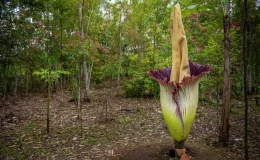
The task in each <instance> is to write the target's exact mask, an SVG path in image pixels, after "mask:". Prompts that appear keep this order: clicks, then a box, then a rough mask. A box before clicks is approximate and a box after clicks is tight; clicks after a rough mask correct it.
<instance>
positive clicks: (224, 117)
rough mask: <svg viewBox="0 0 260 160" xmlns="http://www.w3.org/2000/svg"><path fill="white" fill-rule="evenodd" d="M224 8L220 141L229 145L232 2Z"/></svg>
mask: <svg viewBox="0 0 260 160" xmlns="http://www.w3.org/2000/svg"><path fill="white" fill-rule="evenodd" d="M224 8H225V9H224V12H225V13H224V18H223V27H224V88H223V106H222V114H221V125H220V133H219V141H221V142H223V144H224V145H227V144H228V141H229V113H230V51H231V39H230V0H227V3H226V4H225V7H224Z"/></svg>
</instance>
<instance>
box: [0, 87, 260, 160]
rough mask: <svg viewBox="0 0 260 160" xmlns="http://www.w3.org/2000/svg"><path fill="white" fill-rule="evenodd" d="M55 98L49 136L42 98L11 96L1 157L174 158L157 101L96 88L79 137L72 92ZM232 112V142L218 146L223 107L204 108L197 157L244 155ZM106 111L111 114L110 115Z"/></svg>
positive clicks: (196, 130)
mask: <svg viewBox="0 0 260 160" xmlns="http://www.w3.org/2000/svg"><path fill="white" fill-rule="evenodd" d="M60 95H61V94H60V93H56V94H54V95H53V97H52V102H51V133H50V134H49V135H47V134H46V132H45V106H46V97H45V96H44V94H33V95H27V96H17V97H11V96H10V97H8V100H7V101H5V102H4V103H2V104H1V106H0V119H1V123H0V125H1V128H0V129H1V130H0V159H82V160H83V159H84V160H85V159H94V160H96V159H97V160H101V159H122V160H123V159H125V160H138V159H140V160H146V159H147V160H148V159H149V160H155V159H162V160H164V159H170V157H169V150H170V149H172V146H173V140H172V138H171V137H170V135H169V134H168V131H167V128H166V125H165V123H164V121H163V117H162V113H161V109H160V104H159V102H158V101H157V100H154V99H130V98H123V96H122V94H121V93H119V94H118V93H117V92H116V91H115V90H112V91H110V90H107V89H97V90H95V91H94V92H93V93H92V95H93V96H92V98H93V101H92V102H91V103H83V110H82V112H83V134H82V136H80V128H79V126H80V125H79V121H78V120H77V109H76V107H75V104H73V103H72V102H68V101H69V100H70V92H65V96H64V102H62V101H61V99H62V98H61V97H60ZM239 103H240V102H239V101H234V102H233V105H234V106H235V108H234V109H236V110H235V111H233V112H234V113H231V121H232V122H233V123H232V124H231V125H232V126H231V134H230V137H231V143H230V145H229V148H222V147H220V145H219V144H218V143H217V136H218V127H217V126H218V123H219V111H218V110H219V108H216V107H215V108H214V107H211V106H209V105H205V104H204V105H203V104H201V105H200V107H199V109H198V114H197V117H196V120H195V122H194V124H193V127H192V130H191V133H190V135H189V138H188V140H187V143H186V146H187V147H188V153H190V155H191V156H193V157H194V159H195V160H196V159H198V160H199V159H200V160H202V159H205V160H206V159H213V160H222V159H241V158H242V157H243V113H242V109H243V108H242V107H241V106H239V105H237V104H239ZM106 108H107V114H106ZM253 111H254V110H251V113H254V116H252V117H251V118H250V125H251V130H250V132H249V135H250V136H251V137H252V138H251V139H250V144H251V146H254V147H252V148H251V149H250V153H251V154H250V158H251V159H257V158H258V157H260V155H259V153H260V150H259V143H260V140H259V134H256V133H259V128H257V125H258V124H259V123H260V122H259V119H260V118H259V110H257V111H254V112H253Z"/></svg>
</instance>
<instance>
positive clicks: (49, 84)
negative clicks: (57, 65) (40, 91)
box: [46, 71, 51, 133]
mask: <svg viewBox="0 0 260 160" xmlns="http://www.w3.org/2000/svg"><path fill="white" fill-rule="evenodd" d="M48 72H50V71H48ZM49 74H50V73H49ZM48 76H49V75H48ZM50 102H51V81H50V78H49V79H48V99H47V108H46V119H47V133H49V131H50Z"/></svg>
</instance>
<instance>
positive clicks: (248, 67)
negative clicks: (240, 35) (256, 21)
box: [246, 17, 252, 95]
mask: <svg viewBox="0 0 260 160" xmlns="http://www.w3.org/2000/svg"><path fill="white" fill-rule="evenodd" d="M247 20H248V23H247V26H246V30H247V33H246V34H247V38H246V46H247V47H246V48H247V49H246V60H247V63H246V78H247V80H246V81H247V85H248V94H249V95H251V94H252V74H251V39H252V33H251V18H250V17H247Z"/></svg>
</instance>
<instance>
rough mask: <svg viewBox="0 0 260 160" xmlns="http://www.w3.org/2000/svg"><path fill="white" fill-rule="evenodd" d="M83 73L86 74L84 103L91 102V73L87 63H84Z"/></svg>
mask: <svg viewBox="0 0 260 160" xmlns="http://www.w3.org/2000/svg"><path fill="white" fill-rule="evenodd" d="M83 72H84V82H85V94H84V101H86V102H90V93H89V84H88V82H89V78H90V77H89V71H88V68H87V62H86V61H84V62H83Z"/></svg>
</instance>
